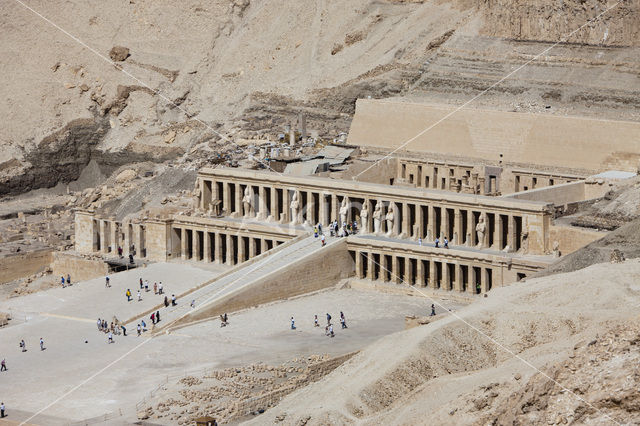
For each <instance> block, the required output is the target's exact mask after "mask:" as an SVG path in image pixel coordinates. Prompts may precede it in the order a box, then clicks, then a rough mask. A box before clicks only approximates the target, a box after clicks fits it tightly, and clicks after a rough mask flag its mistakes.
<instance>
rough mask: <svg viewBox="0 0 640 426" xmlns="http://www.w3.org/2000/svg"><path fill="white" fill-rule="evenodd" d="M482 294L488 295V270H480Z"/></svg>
mask: <svg viewBox="0 0 640 426" xmlns="http://www.w3.org/2000/svg"><path fill="white" fill-rule="evenodd" d="M480 274H481V277H480V292H481V293H486V292H487V268H484V267H483V268H482V269H480Z"/></svg>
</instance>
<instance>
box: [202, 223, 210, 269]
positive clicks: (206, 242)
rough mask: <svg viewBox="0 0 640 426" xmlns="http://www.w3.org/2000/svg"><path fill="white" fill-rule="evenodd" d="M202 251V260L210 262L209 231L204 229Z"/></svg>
mask: <svg viewBox="0 0 640 426" xmlns="http://www.w3.org/2000/svg"><path fill="white" fill-rule="evenodd" d="M202 251H203V252H204V253H203V254H204V256H203V257H204V261H205V262H207V263H210V262H211V241H209V232H208V231H207V230H206V229H205V230H204V232H203V233H202Z"/></svg>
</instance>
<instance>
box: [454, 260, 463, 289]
mask: <svg viewBox="0 0 640 426" xmlns="http://www.w3.org/2000/svg"><path fill="white" fill-rule="evenodd" d="M454 268H455V269H454V270H455V274H456V276H455V277H454V279H453V289H454V290H455V291H462V281H463V280H462V268H461V267H460V264H459V263H458V262H456V263H455V267H454Z"/></svg>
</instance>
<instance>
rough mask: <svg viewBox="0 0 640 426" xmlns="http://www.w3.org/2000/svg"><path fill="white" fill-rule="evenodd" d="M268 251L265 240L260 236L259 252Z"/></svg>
mask: <svg viewBox="0 0 640 426" xmlns="http://www.w3.org/2000/svg"><path fill="white" fill-rule="evenodd" d="M266 251H269V246H268V245H267V240H265V239H264V238H260V254H262V253H264V252H266Z"/></svg>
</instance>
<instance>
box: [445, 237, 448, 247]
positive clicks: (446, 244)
mask: <svg viewBox="0 0 640 426" xmlns="http://www.w3.org/2000/svg"><path fill="white" fill-rule="evenodd" d="M444 248H446V249H448V248H449V240H447V237H444Z"/></svg>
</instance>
